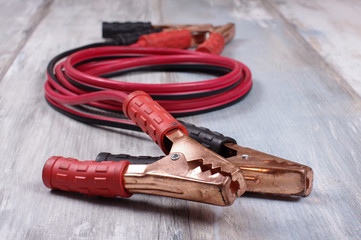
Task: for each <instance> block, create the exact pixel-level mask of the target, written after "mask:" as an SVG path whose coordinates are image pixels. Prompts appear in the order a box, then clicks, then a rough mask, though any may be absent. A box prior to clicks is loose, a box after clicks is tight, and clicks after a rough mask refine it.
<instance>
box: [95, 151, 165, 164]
mask: <svg viewBox="0 0 361 240" xmlns="http://www.w3.org/2000/svg"><path fill="white" fill-rule="evenodd" d="M161 158H163V156H159V157H149V156H138V157H136V156H131V155H128V154H111V153H107V152H101V153H99V154H98V156H97V158H96V159H95V161H96V162H103V161H112V162H121V161H128V162H130V164H152V163H154V162H156V161H158V160H159V159H161Z"/></svg>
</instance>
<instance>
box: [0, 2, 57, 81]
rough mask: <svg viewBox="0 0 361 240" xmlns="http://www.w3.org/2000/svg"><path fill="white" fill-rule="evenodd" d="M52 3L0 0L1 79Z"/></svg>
mask: <svg viewBox="0 0 361 240" xmlns="http://www.w3.org/2000/svg"><path fill="white" fill-rule="evenodd" d="M50 4H51V1H50V0H35V1H21V0H15V1H0V16H1V21H0V29H1V30H2V31H1V35H0V53H1V55H0V81H1V79H2V77H3V76H4V74H5V73H6V71H7V69H8V68H9V67H10V65H11V64H12V62H13V60H14V59H15V57H16V56H17V55H18V53H19V51H20V50H21V48H22V47H23V46H24V44H25V43H26V41H27V40H28V38H29V37H30V36H31V34H32V32H33V30H34V29H35V28H36V27H37V25H38V23H39V22H40V21H41V20H42V18H43V17H44V16H45V15H46V13H47V9H48V8H49V6H50Z"/></svg>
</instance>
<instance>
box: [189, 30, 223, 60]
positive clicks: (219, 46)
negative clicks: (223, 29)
mask: <svg viewBox="0 0 361 240" xmlns="http://www.w3.org/2000/svg"><path fill="white" fill-rule="evenodd" d="M224 44H225V42H224V38H223V36H222V35H221V34H219V33H211V34H210V35H209V37H208V39H207V40H206V41H204V42H203V43H202V44H200V45H199V46H198V47H197V48H196V51H199V52H206V53H212V54H217V55H220V54H221V53H222V51H223V48H224Z"/></svg>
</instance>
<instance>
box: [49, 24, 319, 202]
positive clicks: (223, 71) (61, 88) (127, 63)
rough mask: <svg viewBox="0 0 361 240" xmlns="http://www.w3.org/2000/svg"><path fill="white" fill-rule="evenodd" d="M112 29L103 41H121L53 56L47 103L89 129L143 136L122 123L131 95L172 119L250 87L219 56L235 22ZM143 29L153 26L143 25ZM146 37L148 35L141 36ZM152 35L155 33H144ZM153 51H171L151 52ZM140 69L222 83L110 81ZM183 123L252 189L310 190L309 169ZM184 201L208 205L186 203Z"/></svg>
mask: <svg viewBox="0 0 361 240" xmlns="http://www.w3.org/2000/svg"><path fill="white" fill-rule="evenodd" d="M112 24H113V25H112V26H113V28H112V29H113V30H114V29H118V31H119V29H121V31H120V33H115V32H114V31H113V32H112V34H108V35H107V34H105V33H106V32H107V31H104V29H105V30H106V27H104V26H107V24H103V36H105V37H106V38H109V37H111V36H112V38H113V40H114V39H115V40H117V41H118V42H116V41H115V42H116V43H115V42H114V41H113V42H105V43H97V44H91V45H87V46H84V47H80V48H77V49H73V50H69V51H67V52H65V53H62V54H60V55H58V56H56V57H55V58H54V59H53V60H52V61H51V62H50V63H49V65H48V81H47V82H46V84H45V92H46V99H47V101H48V103H49V104H50V105H51V106H52V107H53V108H54V109H56V110H57V111H59V112H61V113H63V114H65V115H67V116H69V117H71V118H74V119H76V120H78V121H82V122H85V123H88V124H96V125H105V126H111V127H119V128H126V129H130V130H140V128H139V127H138V126H136V124H134V123H132V122H131V121H129V120H126V119H125V118H124V115H123V114H122V113H121V111H122V107H124V106H123V105H122V104H120V103H119V102H122V101H123V100H124V99H126V98H127V94H128V93H131V92H133V91H136V90H144V91H146V92H147V93H148V94H150V95H151V96H152V97H153V98H154V99H156V100H158V103H159V104H160V105H161V106H163V107H164V108H165V109H166V110H167V111H169V112H170V113H172V114H173V115H174V116H186V115H191V114H196V113H201V112H205V111H211V110H214V109H218V108H222V107H225V106H228V105H229V104H232V103H235V102H237V101H238V100H240V99H242V97H244V96H245V95H246V94H247V93H248V92H249V90H250V88H251V85H252V81H251V72H250V71H249V69H248V68H247V67H246V66H245V65H244V64H242V63H240V62H238V61H236V60H233V59H230V58H226V57H222V56H217V55H215V54H220V52H221V50H222V49H223V46H224V44H225V43H226V42H228V41H230V40H231V39H232V38H233V36H234V25H233V24H227V25H224V26H220V27H213V26H212V25H159V26H151V25H150V24H148V23H147V24H143V25H142V23H134V26H137V27H135V29H137V30H136V31H135V33H136V34H135V35H137V37H136V38H134V34H133V33H134V32H132V31H130V32H129V31H128V30H129V29H131V27H129V26H130V25H132V24H131V23H120V24H117V23H112ZM144 25H147V26H148V27H147V28H146V29H142V28H141V27H139V26H143V27H144ZM149 26H150V27H149ZM127 28H128V30H126V29H127ZM124 29H125V30H124ZM159 29H160V30H159ZM108 30H109V29H108ZM142 31H143V33H144V32H145V35H144V34H143V35H142V34H140V32H142ZM149 31H155V32H156V33H151V34H147V33H148V32H149ZM160 31H162V32H160ZM108 33H109V31H108ZM132 34H133V35H132ZM130 35H132V37H133V38H132V41H133V43H132V46H130V47H129V46H127V47H121V46H115V44H119V39H122V38H123V39H125V38H127V37H128V38H129V36H130ZM138 35H139V36H138ZM134 39H135V40H134ZM128 40H129V39H128ZM202 41H203V42H202ZM128 42H129V41H128ZM128 44H129V43H128ZM149 45H150V46H156V47H168V48H152V47H150V46H149ZM139 46H142V47H139ZM190 46H195V47H196V49H197V51H188V50H181V49H171V48H169V47H177V48H188V47H190ZM203 52H207V53H203ZM209 53H213V54H209ZM64 57H66V59H65V60H63V58H64ZM141 70H147V71H153V70H156V71H159V70H165V71H169V70H171V71H174V70H176V71H199V72H207V73H213V74H215V75H216V76H219V77H218V78H215V79H211V80H207V81H202V82H193V83H182V84H139V83H127V82H120V81H115V80H111V79H109V78H110V77H114V76H118V75H122V74H125V73H128V72H132V71H141ZM79 104H82V105H79ZM84 104H86V105H84ZM74 105H75V106H74ZM181 123H182V124H183V125H184V126H185V127H186V129H187V131H188V133H189V135H190V137H192V138H193V139H195V140H196V141H198V142H199V143H201V144H203V145H204V146H206V147H208V148H209V149H210V150H212V151H214V152H216V153H217V154H219V155H221V156H222V157H223V158H225V159H226V160H227V161H228V162H230V165H234V166H237V168H238V169H241V170H242V172H243V175H244V178H245V180H246V183H247V187H246V190H247V191H252V192H261V193H272V194H283V195H298V196H307V195H308V194H309V193H310V192H311V189H312V179H313V173H312V169H311V168H309V167H307V166H304V165H301V164H297V163H294V162H291V161H288V160H285V159H281V158H277V157H274V156H271V155H268V154H265V153H262V152H259V151H256V150H252V149H248V148H243V147H241V146H238V145H237V144H236V141H235V140H234V139H232V138H229V137H224V136H223V135H221V134H219V133H215V132H212V131H210V130H208V129H204V128H198V127H196V126H194V125H191V124H188V123H185V122H181ZM158 141H160V140H158ZM163 150H164V149H163ZM102 156H103V157H102ZM104 156H106V157H105V158H104ZM119 156H122V157H119ZM142 159H144V158H137V157H131V156H128V155H123V154H121V155H116V156H115V155H111V154H103V155H102V154H100V155H99V156H98V158H97V160H98V161H104V162H106V161H109V160H110V161H119V160H122V161H130V162H132V163H134V164H135V163H141V162H142ZM145 159H147V160H149V159H151V160H152V161H150V162H149V161H148V163H151V165H152V164H153V162H154V161H157V160H158V159H159V158H149V157H146V158H145ZM134 160H135V161H134ZM157 162H158V161H157ZM202 166H203V165H202ZM203 170H205V171H207V170H209V168H205V167H204V166H203ZM47 186H48V185H47ZM185 199H189V200H196V201H203V202H204V200H200V199H198V200H197V199H191V198H189V197H188V198H185Z"/></svg>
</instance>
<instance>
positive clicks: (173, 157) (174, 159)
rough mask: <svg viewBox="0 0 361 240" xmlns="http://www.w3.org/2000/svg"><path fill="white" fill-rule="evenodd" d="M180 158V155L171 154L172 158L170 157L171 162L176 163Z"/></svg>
mask: <svg viewBox="0 0 361 240" xmlns="http://www.w3.org/2000/svg"><path fill="white" fill-rule="evenodd" d="M179 158H180V154H179V153H173V154H172V156H171V157H170V159H171V160H173V161H176V160H178V159H179Z"/></svg>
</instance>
